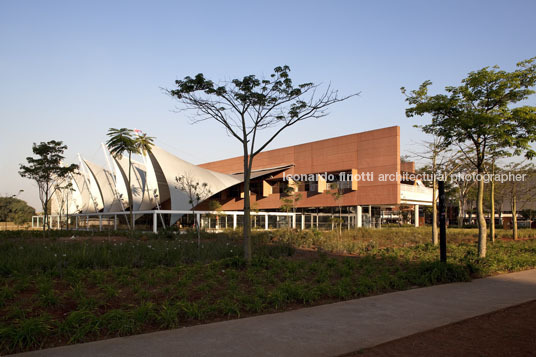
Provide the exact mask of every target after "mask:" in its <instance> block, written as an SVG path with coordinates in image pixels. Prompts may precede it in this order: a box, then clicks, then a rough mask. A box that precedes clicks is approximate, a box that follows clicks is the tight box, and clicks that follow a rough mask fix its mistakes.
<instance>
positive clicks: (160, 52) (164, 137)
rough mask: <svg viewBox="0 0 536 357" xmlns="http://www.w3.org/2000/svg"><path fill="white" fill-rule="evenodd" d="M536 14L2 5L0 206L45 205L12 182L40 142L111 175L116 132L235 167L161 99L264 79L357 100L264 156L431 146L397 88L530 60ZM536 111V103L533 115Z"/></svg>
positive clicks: (520, 5) (233, 151) (451, 5)
mask: <svg viewBox="0 0 536 357" xmlns="http://www.w3.org/2000/svg"><path fill="white" fill-rule="evenodd" d="M535 13H536V2H534V1H509V2H505V1H431V0H428V1H322V2H319V1H196V2H193V1H189V2H180V1H169V2H165V1H145V2H134V1H86V2H82V1H8V0H2V1H0V149H1V151H0V152H1V153H2V154H1V157H0V172H1V173H2V176H1V178H0V184H1V186H0V187H1V188H0V195H11V194H15V193H17V191H18V190H19V189H24V190H25V192H24V193H23V194H22V195H21V196H20V197H21V198H23V199H25V200H27V201H28V202H30V203H31V204H32V205H34V206H38V202H39V201H38V199H37V191H36V189H35V187H34V186H33V184H32V183H31V182H30V181H28V180H26V179H21V178H20V177H19V175H18V174H17V171H18V164H19V163H22V162H24V161H25V157H26V156H28V155H30V154H31V145H32V143H33V142H40V141H47V140H51V139H56V140H63V141H64V142H65V143H66V144H67V145H68V146H69V149H68V152H67V160H68V161H73V162H74V161H75V160H76V153H78V152H80V153H81V154H82V156H84V157H86V158H88V159H90V160H93V161H96V162H98V163H101V164H104V159H103V155H102V151H100V143H101V142H103V141H105V140H106V131H107V129H108V128H110V127H131V128H138V129H141V130H143V131H145V132H147V133H148V134H149V135H151V136H155V137H156V138H157V140H156V143H157V144H158V145H160V146H162V147H163V148H165V149H167V150H169V151H171V152H173V153H175V154H176V155H178V156H180V157H182V158H183V159H185V160H188V161H191V162H193V163H201V162H206V161H212V160H216V159H222V158H226V157H229V156H236V155H240V153H241V152H240V150H241V148H240V145H239V144H238V142H237V141H236V140H235V139H232V138H230V137H227V136H225V134H224V132H223V131H222V129H221V128H220V127H219V126H218V125H216V123H210V122H205V123H202V124H197V125H190V124H189V122H188V119H187V118H186V117H185V114H183V113H177V112H175V111H174V108H175V102H174V101H173V100H172V99H171V98H169V97H168V96H166V95H164V94H163V91H162V89H161V88H170V87H171V86H172V85H173V81H174V80H175V79H180V78H183V77H184V76H186V75H194V74H196V73H199V72H203V73H204V74H205V75H206V76H207V77H209V78H212V79H215V80H217V79H230V78H235V77H241V76H243V75H247V74H257V75H263V74H264V75H269V74H270V73H271V70H272V69H273V68H274V67H275V66H277V65H283V64H288V65H289V66H290V67H291V69H292V76H293V79H294V81H295V82H310V81H311V82H315V83H325V84H328V83H331V84H332V86H333V87H335V88H337V89H339V90H340V92H341V93H342V94H347V93H353V92H361V95H360V96H359V97H357V98H353V99H351V100H348V101H347V102H344V103H341V104H339V105H337V106H336V107H333V108H332V109H331V110H330V115H329V116H328V117H327V118H323V119H321V120H318V121H315V122H310V123H302V124H301V125H298V126H296V127H294V128H291V129H289V130H288V131H286V132H284V133H283V134H282V135H281V136H280V137H279V138H278V139H277V140H276V141H275V142H274V143H273V144H272V145H271V146H270V147H269V148H276V147H280V146H286V145H292V144H298V143H302V142H307V141H313V140H318V139H323V138H328V137H333V136H338V135H344V134H348V133H353V132H359V131H364V130H370V129H375V128H380V127H385V126H392V125H400V127H401V133H402V139H401V141H402V151H403V152H408V151H411V150H415V144H414V143H415V142H418V141H420V140H423V139H425V137H423V136H422V135H421V134H420V132H419V130H418V129H415V128H412V125H413V124H415V123H417V122H418V119H407V118H406V117H405V115H404V109H405V108H406V105H405V102H404V97H403V96H402V95H401V93H400V87H401V86H405V87H407V88H408V89H413V88H416V87H417V86H418V85H419V84H420V83H422V82H423V81H424V80H427V79H430V80H432V81H433V83H434V86H433V89H434V90H437V91H439V90H441V89H442V88H443V87H444V86H446V85H456V84H458V83H459V81H460V80H461V79H462V78H463V77H464V76H465V75H466V74H467V73H468V72H470V71H472V70H477V69H480V68H482V67H484V66H488V65H495V64H497V65H500V66H501V67H502V68H504V69H507V70H512V69H514V66H515V63H516V62H518V61H521V60H523V59H527V58H530V57H533V56H535V55H536V45H535V44H536V41H535V38H536V29H535V23H534V14H535ZM533 99H534V98H531V100H530V101H531V102H532V103H534V100H533Z"/></svg>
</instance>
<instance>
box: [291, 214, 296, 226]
mask: <svg viewBox="0 0 536 357" xmlns="http://www.w3.org/2000/svg"><path fill="white" fill-rule="evenodd" d="M292 229H296V213H293V214H292Z"/></svg>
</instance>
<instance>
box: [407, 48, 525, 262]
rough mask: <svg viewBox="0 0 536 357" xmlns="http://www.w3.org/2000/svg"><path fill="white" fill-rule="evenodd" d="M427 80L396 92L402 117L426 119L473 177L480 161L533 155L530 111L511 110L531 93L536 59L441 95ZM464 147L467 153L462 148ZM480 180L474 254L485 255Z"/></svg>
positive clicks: (478, 74) (470, 78)
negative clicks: (462, 156)
mask: <svg viewBox="0 0 536 357" xmlns="http://www.w3.org/2000/svg"><path fill="white" fill-rule="evenodd" d="M431 84H432V82H431V81H425V82H424V83H422V84H421V85H420V87H419V88H418V89H416V90H413V91H411V92H409V94H408V92H407V91H406V89H405V88H404V87H402V88H401V90H402V93H404V94H406V101H407V102H408V104H409V105H410V107H409V108H407V109H406V116H407V117H414V116H424V115H429V116H430V117H431V122H430V123H429V124H426V125H422V130H423V131H424V132H425V133H428V134H432V135H435V136H437V137H440V138H442V139H443V140H444V143H445V145H446V146H450V145H458V146H459V148H460V150H461V151H462V152H463V153H464V154H465V156H466V157H467V159H468V160H469V161H470V162H471V163H472V165H473V166H474V167H475V169H476V171H477V172H478V173H479V174H482V173H484V171H485V167H486V159H488V158H490V157H491V158H494V159H495V158H497V157H500V156H506V155H520V154H524V155H525V156H526V157H527V158H532V157H534V156H535V155H536V151H535V150H534V149H533V148H532V146H531V143H533V142H535V141H536V107H534V106H529V105H520V106H514V105H515V104H517V103H519V102H521V101H523V100H525V99H527V98H528V97H529V96H530V95H531V94H534V93H535V92H534V90H533V87H534V86H535V85H536V57H534V58H531V59H528V60H525V61H522V62H519V63H518V64H517V69H516V70H514V71H512V72H507V71H504V70H501V69H500V68H499V67H498V66H494V67H484V68H482V69H480V70H478V71H474V72H470V73H469V74H468V75H467V77H466V78H464V79H463V80H462V83H461V85H459V86H448V87H445V92H446V94H436V95H429V94H428V88H429V87H430V85H431ZM466 148H469V150H466ZM483 195H484V181H483V180H480V181H479V182H478V200H477V217H478V226H479V244H478V251H479V256H481V257H484V256H485V255H486V221H485V217H484V212H483Z"/></svg>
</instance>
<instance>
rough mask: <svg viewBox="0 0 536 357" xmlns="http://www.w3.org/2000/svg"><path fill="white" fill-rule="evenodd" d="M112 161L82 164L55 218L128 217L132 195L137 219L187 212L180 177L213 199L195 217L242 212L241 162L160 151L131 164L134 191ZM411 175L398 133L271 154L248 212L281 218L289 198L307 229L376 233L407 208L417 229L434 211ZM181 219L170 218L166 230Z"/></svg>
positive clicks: (261, 159) (258, 173) (120, 162)
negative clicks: (422, 210)
mask: <svg viewBox="0 0 536 357" xmlns="http://www.w3.org/2000/svg"><path fill="white" fill-rule="evenodd" d="M107 161H108V164H109V168H108V169H105V168H102V167H99V166H98V165H96V164H94V163H90V162H89V161H87V160H83V159H81V165H80V167H81V169H80V172H78V173H77V174H76V175H73V180H72V182H73V187H74V192H73V193H72V194H71V196H72V197H71V198H69V199H67V200H66V199H65V197H62V195H64V193H58V195H57V196H58V197H57V199H56V204H55V207H54V209H55V212H56V213H58V212H60V211H62V210H65V207H63V206H64V205H63V204H60V203H61V202H64V201H70V202H71V203H70V206H69V208H67V210H68V212H69V213H70V214H72V213H81V214H83V213H92V212H104V213H110V212H119V211H125V210H128V207H129V205H128V196H129V195H128V193H129V192H128V190H131V192H132V196H133V206H134V211H136V212H139V211H146V210H153V209H159V210H170V211H188V210H190V209H191V207H190V204H189V201H190V200H189V196H188V194H187V193H186V192H184V190H182V189H181V188H180V187H179V185H178V184H177V177H180V176H188V177H190V178H191V179H193V180H194V181H195V182H199V183H200V184H205V185H206V186H207V188H208V189H209V191H210V195H208V196H207V197H206V198H205V199H204V200H203V202H201V203H200V204H199V205H198V207H196V210H201V211H208V210H209V207H210V205H209V202H210V201H217V202H219V204H220V205H221V210H222V211H224V212H225V211H232V212H236V211H240V210H242V209H243V201H244V184H243V182H244V177H243V176H244V175H243V171H244V170H243V160H242V157H235V158H230V159H225V160H220V161H214V162H209V163H205V164H201V165H194V164H191V163H189V162H186V161H184V160H182V159H180V158H178V157H176V156H174V155H172V154H170V153H168V152H166V151H165V150H163V149H161V148H159V147H157V146H155V147H154V148H153V150H152V152H150V153H149V154H148V156H147V157H144V158H143V162H134V163H133V174H132V177H133V179H132V180H131V181H132V182H131V185H130V187H128V186H129V185H128V179H127V177H128V161H126V159H124V158H123V159H116V158H113V157H109V155H107ZM413 172H414V163H407V162H402V163H401V160H400V128H399V127H398V126H394V127H388V128H383V129H378V130H371V131H367V132H362V133H355V134H350V135H345V136H341V137H335V138H330V139H325V140H320V141H315V142H310V143H305V144H299V145H294V146H289V147H284V148H279V149H274V150H269V151H265V152H262V153H260V154H258V156H256V157H255V160H254V166H253V171H252V175H251V187H250V191H251V192H250V194H251V195H250V199H251V207H252V209H253V210H254V211H255V212H278V211H281V210H282V206H283V202H284V200H285V199H286V198H287V199H288V198H289V196H290V198H291V199H292V200H291V201H292V212H293V214H294V215H296V214H298V215H301V216H302V218H301V226H302V227H315V225H316V227H318V226H319V225H320V224H321V222H320V221H322V223H323V224H326V222H327V220H328V219H329V217H331V216H332V215H334V214H338V215H341V216H344V217H345V226H346V225H347V226H348V227H350V226H358V227H360V226H371V225H372V226H377V225H379V224H381V221H382V216H383V215H384V214H386V212H389V211H391V210H392V209H393V208H395V207H402V206H409V207H411V208H412V209H413V212H414V216H415V219H414V222H415V224H416V225H418V224H419V221H420V220H419V214H418V212H419V206H421V205H431V201H432V190H431V189H430V188H427V187H425V186H424V185H423V184H422V183H421V182H419V181H418V180H413V179H412V178H411V177H410V176H409V174H411V173H413ZM289 188H290V189H289ZM294 195H296V196H294ZM297 197H299V200H298V199H296V198H297ZM286 210H287V211H288V207H286ZM183 215H184V214H183V213H170V216H169V219H168V218H166V220H167V221H168V222H167V224H174V223H175V222H176V221H177V220H180V219H182V216H183ZM141 216H142V215H141V214H139V215H137V217H141ZM323 217H328V218H323ZM315 219H316V221H315ZM267 220H268V216H266V221H265V222H264V223H263V222H260V221H259V222H258V223H259V224H260V225H261V226H262V225H265V226H266V227H268V221H267ZM295 220H296V217H294V222H293V224H294V225H296V222H295ZM256 223H257V222H255V224H256ZM287 224H290V223H289V222H287ZM235 226H236V222H235Z"/></svg>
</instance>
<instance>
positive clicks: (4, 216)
mask: <svg viewBox="0 0 536 357" xmlns="http://www.w3.org/2000/svg"><path fill="white" fill-rule="evenodd" d="M23 191H24V190H20V191H19V194H20V193H21V192H23ZM17 196H18V195H11V196H5V197H0V221H1V222H4V223H5V229H7V222H13V223H15V224H16V225H18V226H20V225H22V224H24V223H26V222H29V221H31V220H32V216H35V209H34V208H33V207H30V206H28V204H27V203H26V202H25V201H23V200H21V199H18V198H17Z"/></svg>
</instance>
